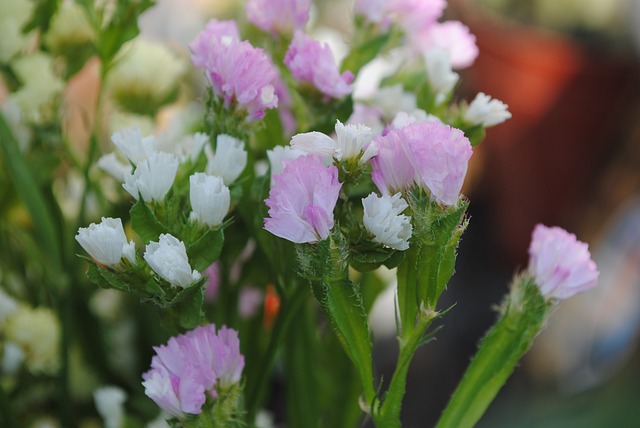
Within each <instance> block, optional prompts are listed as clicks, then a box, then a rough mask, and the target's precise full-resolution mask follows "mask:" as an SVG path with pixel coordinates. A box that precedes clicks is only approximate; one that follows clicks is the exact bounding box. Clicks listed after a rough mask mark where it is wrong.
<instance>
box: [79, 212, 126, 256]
mask: <svg viewBox="0 0 640 428" xmlns="http://www.w3.org/2000/svg"><path fill="white" fill-rule="evenodd" d="M76 241H78V243H79V244H80V245H81V246H82V248H84V250H85V251H86V252H87V253H89V255H90V256H91V257H92V258H93V259H94V260H95V261H97V262H98V263H102V264H103V265H107V266H116V265H117V264H118V263H120V260H121V259H122V258H123V257H124V258H126V259H127V260H129V261H130V262H131V263H135V262H136V253H135V245H134V243H133V241H129V242H128V243H127V237H126V236H125V234H124V229H123V228H122V220H120V219H119V218H108V217H107V218H105V217H102V221H101V222H100V223H99V224H95V223H91V224H90V225H89V227H81V228H80V229H78V234H77V235H76Z"/></svg>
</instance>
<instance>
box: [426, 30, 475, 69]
mask: <svg viewBox="0 0 640 428" xmlns="http://www.w3.org/2000/svg"><path fill="white" fill-rule="evenodd" d="M414 44H417V46H418V47H419V49H420V50H421V51H429V50H431V49H444V50H445V51H447V53H448V54H449V58H450V60H451V67H452V68H454V69H456V70H458V69H461V68H466V67H469V66H470V65H471V64H473V62H474V61H475V59H476V58H477V57H478V46H477V45H476V37H475V36H474V35H473V34H471V32H470V31H469V27H467V26H466V25H464V24H463V23H462V22H460V21H445V22H438V23H435V24H433V25H430V26H429V27H427V28H426V29H425V30H424V31H422V32H421V33H420V34H419V35H418V36H416V38H415V40H414Z"/></svg>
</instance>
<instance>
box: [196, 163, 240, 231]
mask: <svg viewBox="0 0 640 428" xmlns="http://www.w3.org/2000/svg"><path fill="white" fill-rule="evenodd" d="M189 185H190V188H189V197H190V199H191V208H192V209H193V211H191V219H192V220H194V221H196V222H198V223H203V224H206V225H207V226H217V225H219V224H221V223H222V221H223V220H224V216H226V215H227V212H228V211H229V205H230V203H231V194H230V192H229V188H228V187H227V186H225V185H224V183H223V181H222V178H221V177H216V176H214V175H208V174H205V173H203V172H198V173H195V174H193V175H192V176H191V177H189Z"/></svg>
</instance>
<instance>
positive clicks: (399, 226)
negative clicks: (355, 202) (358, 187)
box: [362, 193, 413, 251]
mask: <svg viewBox="0 0 640 428" xmlns="http://www.w3.org/2000/svg"><path fill="white" fill-rule="evenodd" d="M362 206H363V207H364V218H363V221H364V227H365V229H367V230H368V231H369V232H370V233H372V234H373V236H374V237H375V239H374V240H375V241H376V242H380V243H381V244H383V245H386V246H387V247H390V248H394V249H396V250H401V251H404V250H406V249H407V248H409V239H410V238H411V234H412V232H413V227H412V226H411V219H410V218H409V217H408V216H406V215H403V214H401V213H402V211H404V210H405V209H406V208H407V207H408V206H409V205H408V204H407V202H406V201H405V200H404V199H402V195H401V194H400V193H396V194H395V195H393V196H390V195H382V196H381V197H378V196H377V195H376V194H375V193H371V194H370V195H369V196H367V197H366V198H364V199H362Z"/></svg>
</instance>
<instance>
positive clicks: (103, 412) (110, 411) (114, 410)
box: [93, 386, 127, 428]
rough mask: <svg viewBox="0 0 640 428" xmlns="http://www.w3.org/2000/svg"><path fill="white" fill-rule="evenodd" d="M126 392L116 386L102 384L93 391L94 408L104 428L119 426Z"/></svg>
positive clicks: (122, 417)
mask: <svg viewBox="0 0 640 428" xmlns="http://www.w3.org/2000/svg"><path fill="white" fill-rule="evenodd" d="M126 399H127V394H126V393H125V392H124V391H123V390H122V389H120V388H118V387H117V386H103V387H101V388H98V389H96V390H95V391H94V392H93V401H94V402H95V405H96V410H98V413H99V414H100V416H101V417H102V420H103V421H104V426H105V428H120V427H121V426H122V422H123V419H124V402H125V400H126Z"/></svg>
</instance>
